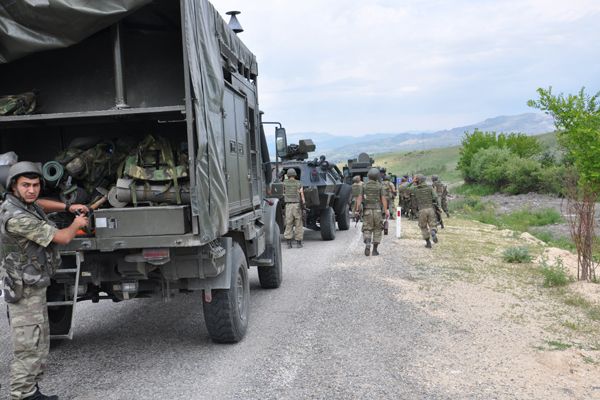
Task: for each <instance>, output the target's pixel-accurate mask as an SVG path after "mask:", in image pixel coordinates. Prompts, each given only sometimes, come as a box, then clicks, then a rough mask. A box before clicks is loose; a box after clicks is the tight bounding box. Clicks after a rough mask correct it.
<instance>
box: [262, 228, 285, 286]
mask: <svg viewBox="0 0 600 400" xmlns="http://www.w3.org/2000/svg"><path fill="white" fill-rule="evenodd" d="M274 228H275V232H273V236H274V242H273V251H274V254H273V265H271V266H269V267H258V280H259V282H260V287H261V288H263V289H277V288H278V287H279V286H281V281H282V279H283V270H282V266H281V236H280V234H279V227H278V226H275V227H274Z"/></svg>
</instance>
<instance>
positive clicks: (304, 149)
mask: <svg viewBox="0 0 600 400" xmlns="http://www.w3.org/2000/svg"><path fill="white" fill-rule="evenodd" d="M276 138H277V139H276V140H277V156H278V157H279V158H280V159H281V160H282V162H281V163H278V164H277V173H276V177H275V178H274V182H273V184H272V188H271V189H272V195H273V196H274V197H277V198H279V199H281V198H283V177H284V175H285V174H286V173H287V171H288V170H289V169H290V168H293V169H294V170H296V174H297V177H298V179H299V180H300V181H301V182H302V186H303V187H304V198H305V200H306V204H305V205H304V207H305V210H306V220H305V227H307V228H309V229H313V230H318V231H320V232H321V238H322V239H323V240H333V239H335V230H336V222H337V227H338V228H339V229H340V230H341V231H345V230H348V229H349V228H350V214H349V212H348V210H349V209H348V207H349V201H350V197H351V195H352V187H351V186H350V185H348V184H346V183H344V181H343V176H342V172H341V171H340V169H339V168H338V167H337V166H336V165H335V164H333V163H330V162H329V161H327V160H326V158H325V156H321V157H319V158H314V159H312V160H309V156H308V153H311V152H313V151H315V149H316V146H315V144H314V143H313V142H312V140H310V139H306V140H300V141H299V143H298V144H291V145H289V146H288V145H287V138H286V137H285V131H284V130H282V129H278V130H277V132H276ZM282 203H283V202H282V201H280V202H279V204H280V206H279V207H280V212H279V213H278V214H277V215H278V223H279V224H280V230H282V231H283V204H282Z"/></svg>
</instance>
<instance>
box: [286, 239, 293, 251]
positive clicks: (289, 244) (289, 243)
mask: <svg viewBox="0 0 600 400" xmlns="http://www.w3.org/2000/svg"><path fill="white" fill-rule="evenodd" d="M287 243H288V249H291V248H292V247H293V246H292V239H288V241H287Z"/></svg>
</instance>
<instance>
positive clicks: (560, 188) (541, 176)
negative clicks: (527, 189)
mask: <svg viewBox="0 0 600 400" xmlns="http://www.w3.org/2000/svg"><path fill="white" fill-rule="evenodd" d="M537 174H538V177H537V180H538V191H539V192H540V193H554V194H558V195H559V196H564V195H565V182H566V177H567V167H565V166H564V165H553V166H548V167H545V168H540V170H539V171H538V173H537Z"/></svg>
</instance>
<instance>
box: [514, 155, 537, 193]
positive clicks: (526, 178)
mask: <svg viewBox="0 0 600 400" xmlns="http://www.w3.org/2000/svg"><path fill="white" fill-rule="evenodd" d="M505 167H506V180H507V181H508V184H507V185H506V188H505V191H506V192H508V193H511V194H519V193H529V192H535V191H536V190H537V189H538V188H539V176H540V172H541V169H542V167H541V165H540V163H539V162H537V161H535V160H531V159H527V158H520V157H514V158H512V159H511V160H509V163H508V164H506V165H505Z"/></svg>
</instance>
